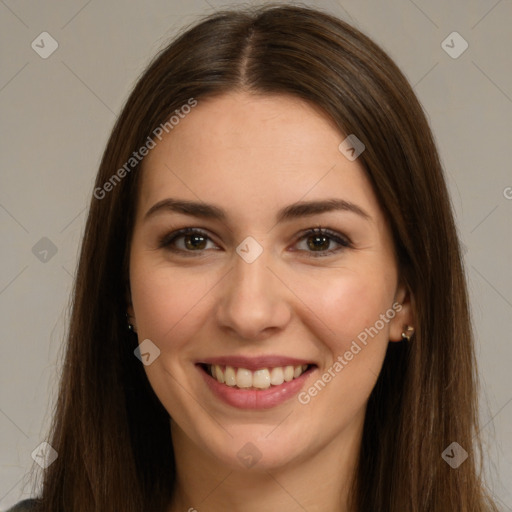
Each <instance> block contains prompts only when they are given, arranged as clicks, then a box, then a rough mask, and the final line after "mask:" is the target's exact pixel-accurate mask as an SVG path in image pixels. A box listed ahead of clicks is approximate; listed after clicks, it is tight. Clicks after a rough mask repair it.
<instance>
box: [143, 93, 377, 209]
mask: <svg viewBox="0 0 512 512" xmlns="http://www.w3.org/2000/svg"><path fill="white" fill-rule="evenodd" d="M344 138H345V136H344V135H343V134H342V133H341V132H340V131H339V130H338V129H337V127H336V126H335V125H334V123H333V122H332V120H331V119H330V118H329V117H328V116H327V115H325V114H324V113H323V112H322V111H321V110H320V109H319V108H317V107H315V106H313V105H310V104H309V103H307V102H305V101H303V100H300V99H298V98H295V97H293V96H286V95H272V96H261V95H259V96H256V95H251V94H247V93H232V94H226V95H224V96H219V97H215V98H209V99H206V100H198V105H197V106H196V107H195V108H194V109H192V111H191V112H190V113H189V114H188V115H186V116H185V117H184V118H183V119H180V121H179V123H178V124H177V125H176V126H175V127H174V128H173V130H172V131H171V132H170V133H169V134H167V135H165V136H164V137H163V139H162V141H161V142H158V141H157V145H156V147H155V148H154V149H152V150H151V152H150V153H149V154H148V156H147V157H146V158H145V160H144V163H143V171H142V172H143V176H142V184H141V190H140V194H139V208H138V209H139V210H140V211H142V212H144V211H146V210H147V209H148V208H149V207H150V206H151V205H152V204H154V203H155V202H157V201H159V200H162V199H165V197H167V196H170V195H172V196H179V197H182V198H186V199H190V200H204V201H208V202H212V203H218V204H221V205H222V207H223V208H225V209H228V210H229V209H230V206H231V207H232V208H233V209H234V210H236V212H237V215H239V217H240V216H241V217H244V216H245V217H247V218H248V219H249V218H250V217H251V216H254V215H264V214H265V212H268V211H269V209H278V208H279V207H280V206H282V205H283V204H289V203H293V202H297V201H299V200H301V199H304V200H314V199H321V198H324V197H326V196H329V197H332V196H340V197H343V198H345V199H347V200H350V201H353V202H356V201H357V202H359V203H362V204H364V205H365V206H366V209H368V210H371V209H372V208H374V211H375V208H376V199H375V196H374V194H373V190H372V188H371V185H370V183H369V181H368V179H367V177H366V174H365V172H364V169H363V167H362V165H361V164H360V163H359V162H358V161H357V160H355V161H349V160H348V159H347V158H345V156H344V155H343V154H342V153H341V152H340V151H339V149H338V146H339V144H340V143H341V142H342V140H343V139H344Z"/></svg>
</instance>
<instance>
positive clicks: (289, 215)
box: [144, 198, 371, 223]
mask: <svg viewBox="0 0 512 512" xmlns="http://www.w3.org/2000/svg"><path fill="white" fill-rule="evenodd" d="M332 211H345V212H352V213H355V214H357V215H359V216H360V217H362V218H363V219H365V220H371V217H370V215H368V213H366V212H365V211H364V210H363V209H362V208H361V207H360V206H358V205H356V204H354V203H351V202H350V201H346V200H344V199H336V198H333V199H324V200H320V201H301V202H297V203H293V204H290V205H288V206H285V207H284V208H282V209H281V210H279V212H278V213H277V215H276V222H278V223H279V222H284V221H288V220H292V219H297V218H300V217H309V216H312V215H317V214H321V213H327V212H332ZM164 212H176V213H183V214H185V215H191V216H194V217H199V218H203V219H212V220H219V221H226V219H227V214H226V212H225V211H224V210H223V209H222V208H219V207H218V206H215V205H213V204H208V203H204V202H196V201H186V200H181V199H173V198H167V199H163V200H162V201H158V203H156V204H154V205H153V206H152V207H151V208H150V209H149V210H148V211H147V212H146V214H145V216H144V221H147V220H148V219H149V218H150V217H153V216H154V215H156V214H158V213H164Z"/></svg>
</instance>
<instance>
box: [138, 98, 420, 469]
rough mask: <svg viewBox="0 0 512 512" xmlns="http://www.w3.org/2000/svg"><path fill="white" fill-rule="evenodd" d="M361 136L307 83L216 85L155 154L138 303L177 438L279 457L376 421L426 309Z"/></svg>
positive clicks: (150, 161)
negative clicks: (303, 88) (311, 96)
mask: <svg viewBox="0 0 512 512" xmlns="http://www.w3.org/2000/svg"><path fill="white" fill-rule="evenodd" d="M344 138H345V136H344V135H343V134H341V133H340V132H339V131H338V130H337V129H336V127H335V126H334V125H333V124H332V122H331V121H330V120H329V119H328V118H327V117H326V116H325V115H324V114H323V113H322V112H321V111H319V110H318V109H316V108H315V107H312V106H310V105H309V104H307V103H304V102H302V101H301V100H299V99H296V98H294V97H287V96H255V95H249V94H245V93H236V94H235V93H233V94H228V95H224V96H221V97H217V98H213V99H212V98H211V99H208V100H200V101H199V102H198V105H197V106H196V107H195V108H194V109H193V110H192V112H191V113H189V114H188V115H187V116H186V117H185V118H184V119H181V120H180V122H179V124H178V125H177V126H175V127H174V129H173V130H172V131H171V132H170V133H169V134H168V135H166V137H165V138H163V139H162V141H161V142H159V143H158V144H157V145H156V147H155V148H154V149H152V150H151V151H150V153H149V155H148V156H147V157H146V159H145V161H144V163H143V170H142V182H141V187H140V191H139V197H138V203H137V215H136V221H135V226H134V234H133V239H132V246H131V252H130V289H131V298H130V299H131V305H130V307H129V313H130V315H131V316H132V323H134V325H135V327H136V330H137V333H138V338H139V343H142V342H143V341H144V340H150V341H149V342H148V341H145V342H144V343H146V345H145V348H146V349H148V347H149V349H148V350H147V351H148V352H149V354H150V355H149V356H146V357H147V363H148V364H147V365H145V366H144V368H145V371H146V374H147V376H148V379H149V381H150V383H151V386H152V387H153V389H154V391H155V393H156V395H157V396H158V398H159V400H160V401H161V402H162V404H163V405H164V407H165V408H166V410H167V411H168V412H169V414H170V416H171V418H172V422H171V423H172V434H173V441H174V442H175V444H176V442H177V440H180V442H183V443H184V444H185V445H187V446H189V447H191V448H190V449H196V450H200V451H201V452H203V453H204V454H206V456H208V457H211V458H212V460H216V461H218V462H222V464H225V465H227V466H230V467H232V468H238V469H240V468H243V465H244V463H245V461H246V460H249V459H248V458H247V456H249V458H250V457H251V456H252V457H253V458H255V459H259V461H258V464H260V467H266V468H276V467H284V466H286V465H287V464H292V463H296V462H297V461H299V460H304V459H305V458H308V457H313V456H314V454H316V453H319V451H321V450H322V449H323V448H326V447H329V446H330V447H332V446H337V445H339V446H340V447H342V446H346V445H347V443H349V444H350V443H354V442H355V440H356V439H357V438H358V436H359V435H360V432H361V427H362V422H363V419H364V413H365V407H366V403H367V399H368V396H369V394H370V392H371V390H372V388H373V386H374V384H375V381H376V379H377V376H378V374H379V371H380V369H381V366H382V363H383V359H384V355H385V351H386V348H387V345H388V343H389V342H390V341H398V340H400V339H401V333H402V332H403V328H404V325H405V324H410V323H411V318H410V306H409V302H408V299H407V296H406V292H405V290H404V289H403V287H401V286H400V284H399V275H398V269H397V264H396V260H395V255H394V248H393V243H392V238H391V234H390V229H389V226H388V224H387V222H386V219H385V218H384V215H383V213H382V211H381V209H380V208H379V206H378V202H377V199H376V196H375V194H374V192H373V190H372V187H371V185H370V183H369V181H368V179H367V178H366V175H365V172H364V169H363V167H362V165H361V164H360V163H359V161H358V160H357V159H356V160H354V161H350V160H349V159H347V158H346V157H345V156H344V154H342V152H340V150H339V149H338V146H339V145H340V143H341V142H342V141H343V139H344ZM182 230H185V231H182ZM400 304H401V305H400ZM158 350H159V351H160V352H159V354H158ZM143 352H144V351H143ZM211 373H213V374H214V376H212V375H211ZM247 443H251V444H249V445H248V444H247ZM299 447H300V448H299ZM255 459H254V460H255Z"/></svg>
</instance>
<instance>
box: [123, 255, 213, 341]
mask: <svg viewBox="0 0 512 512" xmlns="http://www.w3.org/2000/svg"><path fill="white" fill-rule="evenodd" d="M148 260H149V259H148ZM130 284H131V291H132V302H133V307H134V311H135V316H136V322H137V330H138V333H139V339H141V340H142V339H145V338H149V339H151V340H152V341H154V342H155V343H156V344H157V345H158V346H159V347H160V348H161V349H163V348H164V347H165V348H167V349H169V348H171V346H172V348H173V349H177V348H179V346H180V340H186V339H187V337H188V336H187V333H188V332H192V331H193V330H194V329H196V327H197V326H198V325H200V324H201V320H200V318H199V316H200V314H201V311H202V307H201V306H202V304H203V303H202V300H203V298H204V297H205V296H206V295H207V294H208V292H209V290H211V288H212V286H213V284H214V280H213V279H212V276H210V277H207V276H206V275H204V276H203V275H201V273H197V272H193V271H191V270H189V271H187V270H184V269H181V270H178V269H171V268H169V266H168V265H166V264H161V263H158V264H151V263H149V262H148V261H144V260H143V259H142V258H140V259H137V258H134V259H133V260H132V264H131V268H130ZM203 307H204V306H203ZM171 341H172V343H171ZM183 343H184V342H183Z"/></svg>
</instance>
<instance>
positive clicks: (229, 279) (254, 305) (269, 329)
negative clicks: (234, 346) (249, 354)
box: [216, 250, 291, 341]
mask: <svg viewBox="0 0 512 512" xmlns="http://www.w3.org/2000/svg"><path fill="white" fill-rule="evenodd" d="M270 252H271V251H268V250H264V251H263V253H262V254H261V255H260V256H259V257H258V258H257V259H256V260H255V261H253V262H252V263H248V262H247V261H245V260H244V259H243V258H242V257H239V256H238V255H235V257H234V268H233V269H232V270H231V271H230V272H229V273H228V274H227V276H226V277H225V279H223V282H222V284H221V291H220V298H219V300H218V302H217V308H216V318H217V322H218V324H219V326H220V328H221V329H223V330H224V331H230V332H231V334H232V335H236V338H238V339H243V340H247V341H251V340H252V341H257V340H263V339H265V338H267V337H268V336H271V335H275V334H276V333H277V332H279V331H280V330H282V329H284V328H285V327H286V325H287V324H288V323H289V322H290V318H291V302H290V301H289V297H288V295H289V293H290V291H289V290H288V289H287V287H286V286H285V285H284V284H283V281H282V280H280V279H279V278H278V272H277V271H276V268H273V267H277V266H276V265H273V263H272V261H271V260H272V258H271V254H270Z"/></svg>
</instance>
